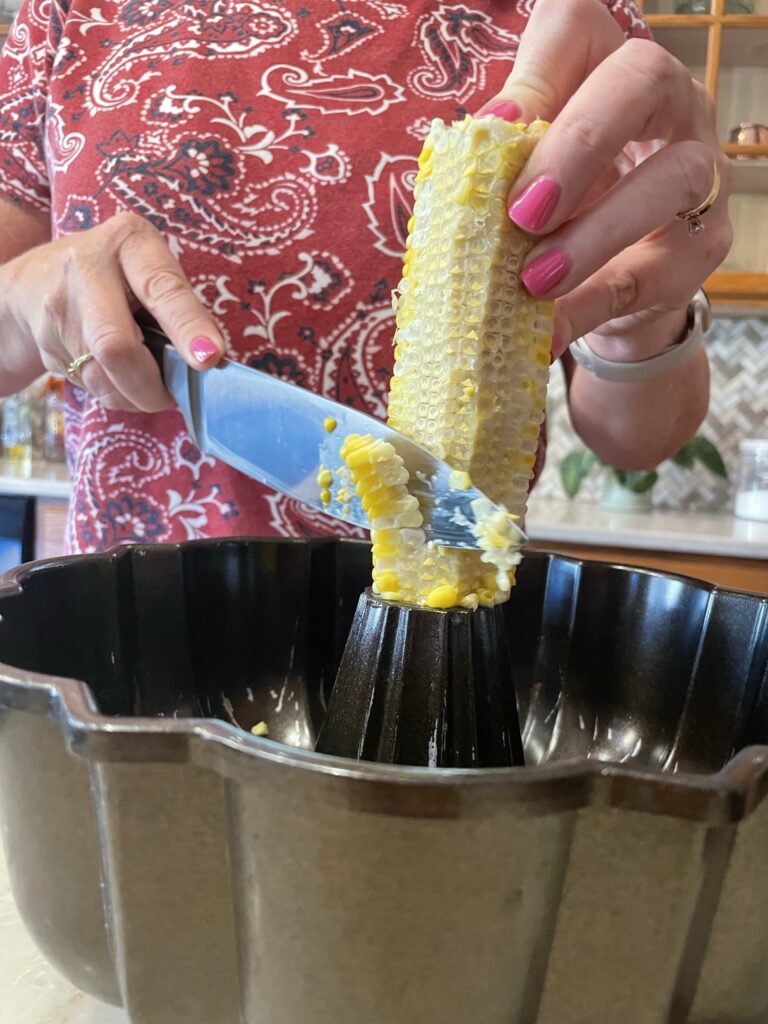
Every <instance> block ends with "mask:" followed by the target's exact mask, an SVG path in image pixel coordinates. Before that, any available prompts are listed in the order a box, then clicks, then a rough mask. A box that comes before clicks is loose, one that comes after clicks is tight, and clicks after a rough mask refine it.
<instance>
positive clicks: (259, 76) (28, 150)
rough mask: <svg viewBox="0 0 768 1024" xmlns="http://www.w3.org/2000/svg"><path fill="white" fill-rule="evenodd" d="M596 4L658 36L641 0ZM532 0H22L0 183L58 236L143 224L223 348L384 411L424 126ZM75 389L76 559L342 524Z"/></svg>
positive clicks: (3, 65)
mask: <svg viewBox="0 0 768 1024" xmlns="http://www.w3.org/2000/svg"><path fill="white" fill-rule="evenodd" d="M604 2H605V3H606V4H607V6H608V7H609V8H610V9H611V11H612V12H613V14H614V15H615V17H616V19H617V20H618V21H619V23H620V25H621V27H622V28H623V29H624V30H625V32H627V33H628V34H631V33H635V34H639V33H643V34H644V33H645V28H644V25H643V21H642V17H641V15H640V13H639V11H638V9H637V7H636V5H635V3H634V2H633V0H604ZM533 3H534V0H517V2H512V0H506V2H504V0H468V2H467V3H452V2H445V3H443V2H425V0H408V2H407V3H406V2H405V0H402V2H397V0H343V2H342V0H336V2H332V0H323V2H320V0H297V2H292V3H279V2H277V0H26V2H25V4H24V6H23V7H22V10H21V12H20V14H19V16H18V18H17V20H16V23H15V26H14V28H13V30H12V32H11V34H10V36H9V38H8V40H7V43H6V45H5V48H4V50H3V53H2V59H1V60H0V195H2V196H4V197H5V198H9V199H12V200H13V201H15V202H19V203H28V204H30V205H31V206H33V207H35V208H36V209H38V210H43V211H45V212H46V213H49V214H50V218H51V225H52V232H53V236H54V237H59V236H61V235H64V234H67V233H69V232H74V231H84V230H87V229H88V228H90V227H92V226H93V225H95V224H98V223H99V222H101V221H104V220H106V219H107V218H108V217H111V216H112V215H113V214H115V213H118V212H120V211H123V210H133V211H135V212H137V213H139V214H141V215H142V216H144V217H146V218H147V219H149V220H150V221H151V222H152V223H153V224H154V225H155V226H156V227H157V228H158V229H159V230H160V231H161V232H162V233H163V234H164V235H165V237H166V238H167V240H168V243H169V245H170V246H171V249H172V251H173V252H174V253H175V254H176V255H177V256H178V258H179V259H180V261H181V263H182V265H183V267H184V269H185V271H186V273H187V274H188V276H189V278H190V280H191V281H192V283H193V285H194V287H195V289H196V291H197V293H198V294H199V296H200V297H201V299H202V300H203V301H204V302H205V303H206V304H207V305H208V306H209V308H210V309H211V310H212V311H213V313H214V314H215V316H216V317H217V319H218V322H219V323H220V324H221V326H222V329H223V331H224V336H225V338H226V340H227V344H228V346H229V352H228V354H229V356H230V357H232V358H235V359H239V360H242V361H243V362H245V363H248V364H250V365H251V366H255V367H258V368H259V369H261V370H266V371H268V372H269V373H273V374H276V375H278V376H280V377H282V378H285V379H287V380H291V381H295V382H296V383H297V384H300V385H302V386H304V387H307V388H312V389H315V390H318V391H321V392H323V393H324V394H326V395H329V396H331V397H332V398H335V399H337V400H339V401H342V402H348V403H351V404H353V405H355V406H358V407H360V408H363V409H366V410H368V411H369V412H371V413H373V414H374V415H377V416H383V415H384V414H385V401H386V394H387V390H388V383H389V377H390V373H391V369H392V348H391V340H392V335H393V316H392V310H391V300H390V293H391V290H392V288H393V287H394V286H395V285H396V284H397V282H398V280H399V276H400V269H401V258H402V253H403V249H404V242H405V235H406V224H407V221H408V217H409V203H410V195H411V189H412V186H413V179H414V175H415V171H416V158H417V155H418V152H419V149H420V147H421V142H422V139H423V137H424V136H425V134H426V132H427V130H428V126H429V123H430V121H431V119H432V118H434V117H443V118H444V119H453V118H456V117H460V116H462V115H463V114H464V112H465V111H472V110H476V109H477V108H478V107H479V106H480V105H481V104H482V103H483V102H484V101H485V99H487V98H488V97H489V96H491V95H493V93H494V92H496V91H497V90H498V89H499V88H500V87H501V85H502V83H503V82H504V79H505V78H506V76H507V75H508V74H509V71H510V67H511V63H512V61H513V60H514V56H515V53H516V50H517V46H518V42H519V39H520V33H521V32H522V30H523V28H524V26H525V23H526V20H527V18H528V16H529V14H530V11H531V9H532V7H533ZM67 402H68V417H67V440H68V452H69V460H70V469H71V473H72V479H73V488H74V492H73V499H72V503H71V510H70V522H69V531H68V546H69V549H70V550H81V551H98V550H103V549H105V548H108V547H111V546H112V545H114V544H116V543H119V542H126V541H177V540H186V539H192V538H197V537H207V536H221V535H234V534H238V535H244V534H246V535H247V534H250V535H261V536H264V535H284V536H295V535H298V536H309V535H314V534H322V533H339V532H342V531H343V527H342V525H341V524H340V523H337V522H335V521H333V520H327V519H325V518H324V517H322V516H320V515H317V516H316V515H314V514H313V513H312V512H311V511H310V510H307V509H306V508H305V507H303V506H300V505H297V504H296V503H295V502H293V501H291V500H289V499H287V498H285V497H284V496H279V495H276V494H275V493H273V492H271V491H269V490H267V489H266V488H264V487H262V486H260V485H259V484H257V483H255V482H254V481H252V480H249V479H248V478H246V477H245V476H243V475H241V474H240V473H238V472H236V471H235V470H232V469H229V468H228V467H227V466H225V465H222V464H221V463H220V462H218V461H216V460H214V459H212V458H209V457H208V456H206V455H203V454H201V453H200V452H199V451H198V450H197V449H196V447H195V446H194V445H193V444H192V443H191V441H190V439H189V437H188V435H187V434H186V432H185V429H184V424H183V421H182V419H181V416H180V415H179V414H178V413H177V412H175V411H173V412H168V413H163V414H160V415H153V416H147V415H132V414H130V415H129V414H125V413H116V412H108V411H106V410H105V409H103V408H102V407H101V406H100V405H99V403H98V402H96V401H95V400H94V399H92V398H91V397H90V396H89V395H88V394H87V393H86V392H84V391H82V390H79V389H76V388H71V387H70V388H69V390H68V396H67ZM542 458H543V445H542V446H541V450H540V459H539V466H538V469H540V467H541V460H542Z"/></svg>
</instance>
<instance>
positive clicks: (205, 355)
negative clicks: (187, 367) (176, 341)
mask: <svg viewBox="0 0 768 1024" xmlns="http://www.w3.org/2000/svg"><path fill="white" fill-rule="evenodd" d="M189 348H190V351H191V352H192V355H193V356H194V357H195V359H196V360H197V361H198V363H204V362H206V361H207V360H208V359H210V358H211V356H217V355H218V354H219V349H218V347H217V346H216V345H214V343H213V342H212V341H211V339H210V338H195V340H194V341H193V342H192V344H191V345H190V346H189Z"/></svg>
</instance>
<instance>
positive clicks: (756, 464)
mask: <svg viewBox="0 0 768 1024" xmlns="http://www.w3.org/2000/svg"><path fill="white" fill-rule="evenodd" d="M734 513H735V515H737V516H738V517H739V519H752V520H758V521H759V522H768V438H763V439H762V440H761V439H757V438H747V439H746V440H744V441H742V442H741V444H740V445H739V476H738V481H737V484H736V502H735V505H734Z"/></svg>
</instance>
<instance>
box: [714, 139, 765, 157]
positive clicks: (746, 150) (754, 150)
mask: <svg viewBox="0 0 768 1024" xmlns="http://www.w3.org/2000/svg"><path fill="white" fill-rule="evenodd" d="M723 149H724V150H725V152H726V153H727V154H728V156H749V157H761V156H768V144H763V145H762V146H740V145H739V143H738V142H726V143H724V144H723Z"/></svg>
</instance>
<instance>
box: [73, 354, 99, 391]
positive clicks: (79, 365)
mask: <svg viewBox="0 0 768 1024" xmlns="http://www.w3.org/2000/svg"><path fill="white" fill-rule="evenodd" d="M95 358H96V356H95V355H94V354H93V352H86V353H85V354H84V355H82V356H78V357H77V359H73V360H72V362H71V363H70V364H69V366H68V367H67V377H68V378H69V380H70V381H71V382H72V383H73V384H77V385H80V384H82V383H83V367H84V366H85V365H86V364H87V363H90V361H91V360H92V359H95Z"/></svg>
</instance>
